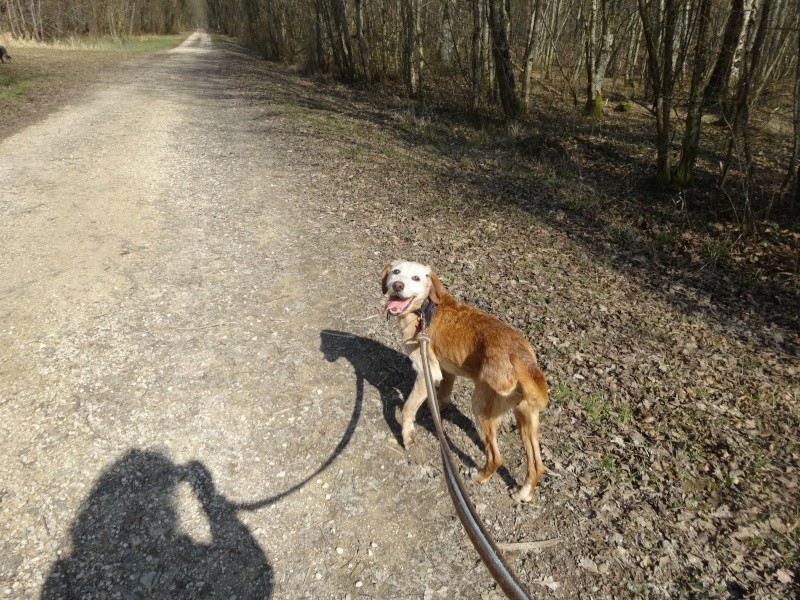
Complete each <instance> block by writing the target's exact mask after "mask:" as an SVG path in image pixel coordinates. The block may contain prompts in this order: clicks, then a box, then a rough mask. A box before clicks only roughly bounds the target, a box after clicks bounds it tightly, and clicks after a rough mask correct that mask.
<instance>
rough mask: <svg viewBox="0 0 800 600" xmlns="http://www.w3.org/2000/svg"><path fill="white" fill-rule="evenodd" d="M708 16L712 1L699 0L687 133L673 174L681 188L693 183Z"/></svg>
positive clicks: (698, 134) (701, 108) (704, 75)
mask: <svg viewBox="0 0 800 600" xmlns="http://www.w3.org/2000/svg"><path fill="white" fill-rule="evenodd" d="M710 16H711V0H701V2H700V12H699V15H698V19H699V23H698V28H697V45H696V49H695V53H694V70H693V71H692V83H691V86H690V88H689V99H688V105H689V106H688V109H687V113H686V132H685V133H684V136H683V146H682V148H681V158H680V160H679V161H678V167H677V169H676V171H675V183H676V184H677V185H679V186H681V187H686V186H688V185H689V184H690V183H691V181H692V171H693V170H694V164H695V161H696V159H697V153H698V150H699V148H700V124H701V120H702V117H703V88H704V85H703V83H704V81H703V80H704V78H705V77H706V72H707V70H708V60H709V52H710V48H709V45H708V31H709V26H710V23H709V20H710Z"/></svg>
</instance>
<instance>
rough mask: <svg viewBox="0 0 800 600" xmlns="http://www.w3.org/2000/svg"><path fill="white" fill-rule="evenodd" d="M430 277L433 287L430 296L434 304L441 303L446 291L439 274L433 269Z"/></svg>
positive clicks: (429, 292) (429, 291)
mask: <svg viewBox="0 0 800 600" xmlns="http://www.w3.org/2000/svg"><path fill="white" fill-rule="evenodd" d="M428 277H430V278H431V289H430V290H428V298H429V299H430V301H431V302H433V303H434V304H439V303H440V302H441V301H442V298H444V295H445V291H444V286H443V285H442V282H441V280H440V279H439V276H438V275H437V274H436V273H434V272H433V271H431V272H430V274H429V275H428Z"/></svg>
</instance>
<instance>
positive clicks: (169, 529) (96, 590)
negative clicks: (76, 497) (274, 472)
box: [41, 450, 273, 600]
mask: <svg viewBox="0 0 800 600" xmlns="http://www.w3.org/2000/svg"><path fill="white" fill-rule="evenodd" d="M184 482H185V483H187V484H188V485H189V487H190V489H191V490H192V493H193V495H194V496H195V497H196V499H197V501H198V502H199V505H200V507H201V508H202V512H203V513H204V515H205V518H206V520H207V522H208V528H209V529H210V534H211V541H210V543H198V542H196V541H195V540H193V539H192V538H191V537H190V536H189V535H187V534H186V533H184V532H182V531H181V529H180V521H179V513H178V510H177V499H178V496H177V493H178V486H179V485H180V484H181V483H184ZM72 547H73V551H72V553H71V554H70V555H69V556H67V557H65V558H62V559H60V560H59V561H58V562H56V563H55V564H54V565H53V567H52V570H51V572H50V575H49V576H48V578H47V580H46V582H45V584H44V587H43V589H42V594H41V598H42V599H43V600H55V599H59V600H60V599H64V598H106V597H107V598H231V597H236V598H239V599H253V600H255V599H264V598H270V597H271V596H272V589H273V573H272V567H271V566H270V564H269V561H268V560H267V557H266V555H265V554H264V552H263V551H262V550H261V548H260V547H259V545H258V544H257V542H256V540H255V538H254V537H253V536H252V534H251V533H250V531H249V530H248V529H247V527H246V526H245V525H244V524H243V523H242V522H241V521H240V520H239V518H238V516H237V514H236V507H235V506H234V505H233V504H232V503H230V502H229V501H228V500H227V499H226V498H225V497H224V496H222V495H220V494H219V493H218V492H217V490H216V488H215V486H214V481H213V479H212V477H211V474H210V472H209V471H208V469H207V468H206V467H205V466H204V465H203V464H202V463H200V462H192V463H189V464H187V465H176V464H174V463H173V462H172V461H171V460H169V459H168V458H167V457H166V456H164V455H163V454H161V453H160V452H156V451H150V450H131V451H130V452H128V453H127V454H126V455H125V456H124V457H123V458H121V459H120V460H119V461H117V462H116V463H114V464H113V465H112V466H111V467H110V468H109V469H108V470H106V472H105V473H103V475H101V477H100V478H99V480H98V481H97V483H96V484H95V486H94V488H93V489H92V491H91V493H90V494H89V497H88V498H87V499H86V500H85V501H84V502H83V504H82V505H81V508H80V510H79V512H78V515H77V516H76V518H75V521H74V523H73V525H72Z"/></svg>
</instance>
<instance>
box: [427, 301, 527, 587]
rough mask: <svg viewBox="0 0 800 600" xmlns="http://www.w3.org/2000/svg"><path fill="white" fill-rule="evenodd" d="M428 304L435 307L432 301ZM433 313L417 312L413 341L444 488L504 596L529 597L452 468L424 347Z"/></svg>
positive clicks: (450, 455) (429, 339)
mask: <svg viewBox="0 0 800 600" xmlns="http://www.w3.org/2000/svg"><path fill="white" fill-rule="evenodd" d="M429 304H430V306H435V305H434V304H433V303H432V302H430V303H429ZM426 308H428V307H426V306H423V308H422V309H420V310H421V311H422V312H423V314H424V313H425V312H427V311H426ZM432 313H433V309H432V308H431V309H430V312H428V314H427V317H423V316H422V315H420V320H421V321H422V323H421V331H420V332H419V333H418V334H417V341H418V342H419V349H420V352H421V353H422V371H423V375H424V377H425V386H426V387H427V388H428V408H429V409H430V411H431V415H433V424H434V425H435V427H436V435H437V436H438V437H439V445H440V446H441V449H442V464H443V465H444V473H445V480H446V481H447V490H448V491H449V492H450V498H451V499H452V500H453V505H454V506H455V508H456V512H457V513H458V518H459V519H461V524H462V525H464V529H466V530H467V535H468V536H469V538H470V539H471V540H472V544H473V546H475V549H476V550H477V551H478V554H479V555H480V557H481V560H483V562H484V564H485V565H486V567H487V568H488V569H489V572H490V573H491V574H492V577H494V580H495V581H496V582H497V584H498V585H499V586H500V587H501V588H502V589H503V591H504V592H505V594H506V596H508V597H509V598H511V599H512V600H530V593H529V592H528V589H527V588H526V587H525V585H524V584H523V583H522V582H521V581H520V580H519V579H518V578H517V576H516V575H514V573H513V572H512V571H511V569H510V568H509V566H508V565H507V564H506V562H505V560H504V559H503V554H502V553H501V552H500V550H499V549H498V548H497V546H495V544H494V541H492V538H491V536H490V535H489V532H488V531H487V529H486V525H484V524H483V521H481V519H480V517H479V516H478V513H477V511H476V510H475V506H474V505H473V504H472V501H471V500H470V499H469V497H468V496H467V492H466V489H465V486H464V480H463V479H462V478H461V475H460V474H459V473H458V471H457V470H456V469H455V468H454V466H453V465H454V462H455V461H454V460H453V455H452V452H451V451H450V444H448V442H447V438H446V437H445V435H444V429H442V420H441V417H440V416H439V403H438V402H437V400H436V389H435V387H434V385H433V378H432V377H431V366H430V364H429V363H428V346H429V344H430V341H431V338H430V336H428V334H427V332H426V329H427V327H428V322H429V321H430V317H431V315H432Z"/></svg>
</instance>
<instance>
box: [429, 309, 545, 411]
mask: <svg viewBox="0 0 800 600" xmlns="http://www.w3.org/2000/svg"><path fill="white" fill-rule="evenodd" d="M442 296H443V297H442V298H441V301H440V304H439V305H438V306H437V309H436V312H435V313H434V318H433V320H432V321H431V324H430V330H429V331H430V336H431V343H432V350H433V353H434V354H435V355H436V357H437V359H438V360H439V361H440V362H441V363H442V364H443V367H444V368H445V369H446V370H452V371H454V372H455V373H456V374H458V375H462V376H465V377H469V378H470V379H472V380H473V381H475V382H477V381H478V380H480V381H484V382H486V383H488V384H489V385H490V386H491V387H492V388H493V389H494V390H495V391H496V392H498V393H499V394H502V395H507V394H509V393H511V392H513V390H514V389H516V388H517V386H519V388H520V391H521V392H522V394H523V396H525V397H526V398H527V399H529V400H531V401H533V402H534V404H535V405H536V407H537V408H538V409H539V410H543V409H544V408H546V407H547V400H548V398H547V384H546V383H545V379H544V375H543V374H542V372H541V370H540V369H539V365H538V362H537V360H536V354H535V352H534V351H533V348H531V345H530V343H528V340H526V339H525V337H524V336H523V335H522V334H521V333H520V332H519V331H517V330H516V329H514V328H513V327H510V326H509V325H506V324H505V323H503V322H502V321H499V320H498V319H495V318H494V317H492V316H490V315H487V314H486V313H484V312H483V311H481V310H479V309H477V308H475V307H473V306H470V305H468V304H462V303H460V302H458V301H457V300H456V299H455V298H454V297H453V296H452V295H450V294H447V293H444V294H442Z"/></svg>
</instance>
